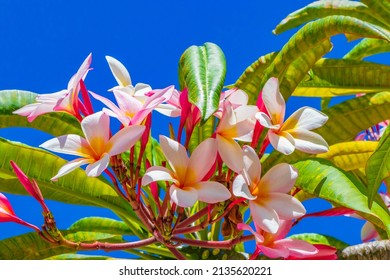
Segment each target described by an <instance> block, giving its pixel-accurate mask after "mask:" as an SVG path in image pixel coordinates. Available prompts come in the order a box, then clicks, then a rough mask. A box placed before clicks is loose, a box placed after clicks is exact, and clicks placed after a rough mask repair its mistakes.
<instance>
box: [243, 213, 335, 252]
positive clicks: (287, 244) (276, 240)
mask: <svg viewBox="0 0 390 280" xmlns="http://www.w3.org/2000/svg"><path fill="white" fill-rule="evenodd" d="M291 226H292V221H281V222H280V227H279V229H278V231H277V232H275V233H274V234H272V233H269V232H266V231H263V230H262V229H261V228H260V227H258V226H257V225H256V223H255V228H256V230H253V229H252V228H251V227H250V226H249V225H247V224H243V223H241V224H238V225H237V228H238V229H239V230H248V231H250V232H251V233H252V234H253V235H254V237H255V239H256V250H255V252H254V254H253V255H252V257H251V259H255V258H256V257H257V256H258V255H259V254H260V253H263V254H264V255H265V256H267V257H269V258H271V259H276V258H283V259H288V258H292V259H306V258H312V257H315V256H318V254H320V255H324V254H323V253H324V252H319V249H318V248H316V247H315V246H314V245H312V244H310V243H309V242H306V241H303V240H296V239H291V238H285V237H286V235H287V234H288V232H289V231H290V229H291ZM320 248H321V247H320ZM324 249H325V248H324ZM325 253H326V254H329V253H331V252H328V251H326V252H325ZM333 255H334V251H333Z"/></svg>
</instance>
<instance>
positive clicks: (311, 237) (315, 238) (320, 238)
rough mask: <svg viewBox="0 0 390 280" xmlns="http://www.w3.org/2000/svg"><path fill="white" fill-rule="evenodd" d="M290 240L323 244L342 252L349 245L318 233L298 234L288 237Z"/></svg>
mask: <svg viewBox="0 0 390 280" xmlns="http://www.w3.org/2000/svg"><path fill="white" fill-rule="evenodd" d="M289 238H291V239H298V240H304V241H307V242H309V243H311V244H324V245H328V246H332V247H334V248H336V249H337V250H343V249H344V248H346V247H348V246H349V245H348V244H347V243H345V242H343V241H341V240H338V239H336V238H334V237H332V236H327V235H322V234H318V233H300V234H294V235H291V236H289Z"/></svg>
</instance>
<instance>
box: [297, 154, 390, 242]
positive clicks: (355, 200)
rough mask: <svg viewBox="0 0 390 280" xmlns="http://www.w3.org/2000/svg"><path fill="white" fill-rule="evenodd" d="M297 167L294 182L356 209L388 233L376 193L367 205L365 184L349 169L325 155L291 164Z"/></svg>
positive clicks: (389, 221)
mask: <svg viewBox="0 0 390 280" xmlns="http://www.w3.org/2000/svg"><path fill="white" fill-rule="evenodd" d="M293 166H294V167H295V168H297V170H298V174H299V176H298V178H297V180H296V182H295V186H296V187H298V188H300V189H302V190H304V191H306V192H308V193H310V194H313V195H315V196H317V197H319V198H323V199H326V200H327V201H329V202H330V203H332V204H335V205H337V206H343V207H347V208H350V209H353V210H356V211H357V213H358V214H359V215H361V216H362V217H364V218H365V219H367V220H368V221H370V222H372V223H373V224H375V225H377V226H378V227H380V228H382V229H385V230H386V231H387V234H388V235H390V214H389V212H388V209H387V208H386V207H384V206H383V203H382V202H378V201H379V200H380V198H378V197H376V199H375V201H374V202H373V204H372V207H371V209H370V208H368V198H367V189H366V187H365V186H364V185H363V184H362V183H361V182H360V181H359V180H357V179H356V178H355V177H354V176H351V175H350V174H349V173H347V172H345V171H343V170H341V169H339V168H337V167H335V166H333V165H332V164H331V163H330V162H329V161H327V160H324V159H307V160H303V161H299V162H297V163H295V164H293Z"/></svg>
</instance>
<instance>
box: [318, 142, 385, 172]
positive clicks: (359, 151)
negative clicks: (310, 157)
mask: <svg viewBox="0 0 390 280" xmlns="http://www.w3.org/2000/svg"><path fill="white" fill-rule="evenodd" d="M377 146H378V142H376V141H351V142H343V143H337V144H334V145H332V146H330V147H329V151H328V152H326V153H322V154H319V155H317V157H318V158H324V159H327V160H330V161H331V162H332V163H333V164H334V165H335V166H337V167H339V168H341V169H343V170H345V171H351V170H355V169H360V168H364V167H365V166H366V163H367V160H368V158H369V157H370V156H371V155H372V153H373V152H374V150H375V148H376V147H377Z"/></svg>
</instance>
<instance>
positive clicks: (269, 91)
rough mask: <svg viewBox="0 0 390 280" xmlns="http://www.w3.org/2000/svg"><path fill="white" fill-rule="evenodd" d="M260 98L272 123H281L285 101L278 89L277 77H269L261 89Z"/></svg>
mask: <svg viewBox="0 0 390 280" xmlns="http://www.w3.org/2000/svg"><path fill="white" fill-rule="evenodd" d="M262 98H263V102H264V105H265V107H266V108H267V112H268V114H269V116H270V117H271V120H272V123H273V124H282V123H283V120H284V114H285V111H286V102H285V101H284V99H283V96H282V94H281V93H280V91H279V81H278V79H277V78H270V79H269V80H268V81H267V82H266V83H265V85H264V87H263V90H262Z"/></svg>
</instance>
